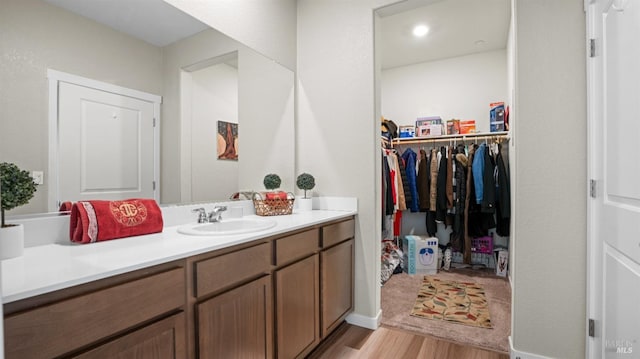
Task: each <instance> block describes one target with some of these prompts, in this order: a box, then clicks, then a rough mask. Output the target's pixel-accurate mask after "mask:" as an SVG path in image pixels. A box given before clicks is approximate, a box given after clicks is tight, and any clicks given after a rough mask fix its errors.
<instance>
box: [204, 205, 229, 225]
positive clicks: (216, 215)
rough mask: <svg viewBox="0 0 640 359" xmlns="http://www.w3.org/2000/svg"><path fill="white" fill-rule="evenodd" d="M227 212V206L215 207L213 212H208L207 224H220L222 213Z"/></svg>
mask: <svg viewBox="0 0 640 359" xmlns="http://www.w3.org/2000/svg"><path fill="white" fill-rule="evenodd" d="M226 210H227V206H215V207H213V210H212V211H211V212H209V218H208V219H209V222H220V220H221V219H222V212H224V211H226Z"/></svg>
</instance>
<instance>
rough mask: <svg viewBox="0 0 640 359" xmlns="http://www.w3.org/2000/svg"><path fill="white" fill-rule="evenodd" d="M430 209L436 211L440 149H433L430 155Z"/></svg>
mask: <svg viewBox="0 0 640 359" xmlns="http://www.w3.org/2000/svg"><path fill="white" fill-rule="evenodd" d="M429 163H430V167H429V181H430V182H429V210H430V211H432V212H435V211H436V197H437V193H438V150H436V149H435V148H434V149H432V150H431V156H430V157H429Z"/></svg>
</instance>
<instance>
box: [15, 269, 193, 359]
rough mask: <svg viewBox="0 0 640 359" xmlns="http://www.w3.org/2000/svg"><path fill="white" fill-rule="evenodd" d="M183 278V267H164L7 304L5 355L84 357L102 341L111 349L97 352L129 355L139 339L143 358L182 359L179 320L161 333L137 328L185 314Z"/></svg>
mask: <svg viewBox="0 0 640 359" xmlns="http://www.w3.org/2000/svg"><path fill="white" fill-rule="evenodd" d="M184 278H185V272H184V267H183V266H176V265H169V266H166V265H164V266H161V267H159V268H151V269H146V270H141V271H137V272H133V273H129V274H127V275H125V276H124V277H122V279H119V278H111V279H106V280H103V281H98V282H94V283H90V284H89V285H86V286H80V287H76V288H72V289H68V290H62V291H58V292H53V293H50V294H48V295H45V296H42V297H35V298H33V299H26V300H24V301H22V302H19V303H16V304H14V303H10V304H8V305H5V312H6V315H5V321H4V325H5V356H6V358H8V359H12V358H20V359H21V358H52V357H58V356H63V355H64V356H73V355H78V356H80V357H83V356H82V353H83V352H84V351H86V350H88V349H89V348H94V347H96V346H100V345H104V343H106V342H111V344H107V346H105V347H104V348H105V349H101V350H105V351H107V352H109V353H111V352H114V351H122V352H128V351H129V350H134V351H135V349H133V347H132V346H130V344H132V340H133V339H131V338H137V339H136V340H139V341H140V342H141V343H142V342H143V341H145V342H146V343H144V344H141V346H140V347H138V348H139V349H140V350H141V353H142V352H144V353H154V352H157V353H160V352H163V353H172V355H171V356H170V357H171V358H184V357H186V353H185V352H184V348H185V336H184V323H182V324H180V323H178V322H177V321H179V320H180V318H183V317H180V316H176V317H175V318H177V319H174V320H175V321H169V322H171V324H170V325H169V327H170V328H168V327H166V326H163V327H162V328H164V329H165V330H164V332H163V333H159V332H158V331H156V330H154V329H155V327H154V329H148V328H146V329H140V328H141V327H145V326H146V325H148V323H150V322H152V321H155V320H159V319H162V318H166V317H167V316H170V315H172V314H173V313H176V312H180V311H181V310H182V309H183V306H184V303H185V295H184V293H185V285H184V284H185V283H184ZM183 319H184V318H183ZM165 325H166V324H165ZM138 330H140V331H138ZM136 331H137V333H136V334H134V335H132V336H129V334H130V333H132V332H136ZM147 335H148V337H147ZM160 337H162V338H164V339H166V340H168V342H167V341H166V340H159V338H160ZM114 338H115V339H114ZM167 345H168V346H167ZM106 348H108V349H106ZM114 348H115V349H114ZM136 355H137V354H136ZM84 357H87V356H84ZM124 357H125V358H126V357H127V356H126V355H125V356H124ZM138 357H139V358H152V357H154V356H153V355H150V356H145V355H141V356H136V358H138Z"/></svg>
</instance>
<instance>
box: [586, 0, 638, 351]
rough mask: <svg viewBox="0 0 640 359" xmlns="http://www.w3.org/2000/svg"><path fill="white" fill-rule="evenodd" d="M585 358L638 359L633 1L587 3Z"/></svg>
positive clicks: (635, 29)
mask: <svg viewBox="0 0 640 359" xmlns="http://www.w3.org/2000/svg"><path fill="white" fill-rule="evenodd" d="M590 2H591V3H590V4H588V10H587V11H588V14H587V15H588V34H589V36H590V38H592V39H594V40H593V42H594V48H595V52H594V53H593V55H592V57H590V59H589V60H588V68H589V90H588V91H589V92H588V93H589V116H590V118H589V172H590V176H591V178H592V179H594V180H595V186H594V188H593V190H594V191H595V193H594V194H592V198H591V200H590V203H589V226H590V227H589V237H590V238H589V259H588V263H589V278H588V282H589V283H588V292H589V293H588V311H589V313H588V314H589V317H590V318H591V319H593V320H594V324H595V325H594V333H593V334H594V337H593V338H589V339H588V342H587V343H588V348H587V349H588V353H589V357H590V358H640V181H639V178H640V160H639V159H638V151H637V148H638V143H639V142H638V138H639V135H640V1H638V0H628V1H626V0H613V1H612V0H590Z"/></svg>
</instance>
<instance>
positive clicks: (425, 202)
mask: <svg viewBox="0 0 640 359" xmlns="http://www.w3.org/2000/svg"><path fill="white" fill-rule="evenodd" d="M417 181H418V182H417V186H418V199H419V206H420V210H421V211H428V210H429V199H430V197H429V196H430V195H429V158H428V157H427V153H426V152H425V151H424V150H420V163H419V164H418V178H417Z"/></svg>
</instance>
